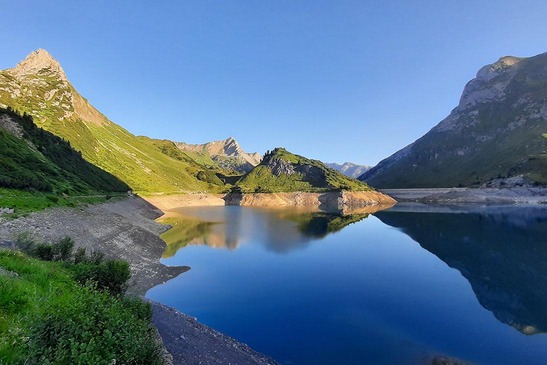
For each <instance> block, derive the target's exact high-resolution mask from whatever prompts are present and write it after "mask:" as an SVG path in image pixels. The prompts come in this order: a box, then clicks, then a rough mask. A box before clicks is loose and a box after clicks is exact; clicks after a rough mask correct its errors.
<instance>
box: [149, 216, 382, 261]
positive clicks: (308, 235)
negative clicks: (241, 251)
mask: <svg viewBox="0 0 547 365" xmlns="http://www.w3.org/2000/svg"><path fill="white" fill-rule="evenodd" d="M246 209H252V210H253V211H254V212H253V213H254V214H253V215H255V216H256V212H257V211H258V212H260V214H262V215H266V216H267V218H268V219H262V220H260V221H258V220H255V222H254V223H255V224H256V225H257V226H261V228H262V229H263V230H264V233H265V235H264V238H266V239H265V240H264V242H263V243H264V244H265V245H266V248H267V249H268V250H269V251H272V252H276V253H287V252H290V251H292V250H294V249H298V248H303V247H305V246H307V245H308V244H310V243H311V242H312V241H317V239H320V238H324V237H326V236H327V235H328V234H331V233H334V232H338V231H340V230H341V229H343V228H344V227H346V226H348V225H349V224H352V223H356V222H359V221H361V220H363V219H365V218H367V217H368V215H369V213H372V212H375V211H378V209H379V207H368V208H366V209H365V208H362V209H359V210H354V211H352V212H355V213H348V212H347V211H346V212H344V213H342V212H326V211H310V210H297V209H294V208H292V209H290V210H286V209H259V208H246ZM197 212H199V213H200V214H201V215H200V214H197ZM219 212H220V210H218V209H215V208H211V209H210V210H209V213H208V214H206V215H205V216H204V215H203V209H200V210H192V209H191V208H190V209H188V208H185V209H181V210H178V211H177V210H174V211H171V212H169V213H168V214H167V215H166V216H165V217H162V218H161V219H160V220H159V222H161V223H164V224H169V225H171V227H172V228H171V229H170V230H168V231H167V232H165V233H163V234H162V235H161V238H162V239H163V240H164V241H165V243H166V244H167V247H166V249H165V252H164V253H163V258H169V257H172V256H174V255H175V254H176V253H177V251H178V250H180V249H182V248H184V247H186V246H188V245H207V246H209V247H213V248H224V249H229V250H235V249H236V248H238V246H239V245H240V243H241V236H240V235H239V232H240V231H242V229H241V228H242V227H241V226H242V224H246V223H244V222H245V221H246V220H245V219H244V217H243V216H244V215H245V214H246V212H245V209H241V208H237V209H229V208H228V209H225V208H223V209H222V214H219ZM193 213H196V214H197V215H193ZM265 218H266V217H265ZM274 232H275V234H269V233H274Z"/></svg>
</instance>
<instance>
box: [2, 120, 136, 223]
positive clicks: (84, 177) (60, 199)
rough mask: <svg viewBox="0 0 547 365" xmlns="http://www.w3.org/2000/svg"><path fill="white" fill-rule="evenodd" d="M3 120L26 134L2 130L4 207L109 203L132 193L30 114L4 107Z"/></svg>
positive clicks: (18, 210)
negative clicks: (112, 198)
mask: <svg viewBox="0 0 547 365" xmlns="http://www.w3.org/2000/svg"><path fill="white" fill-rule="evenodd" d="M0 117H4V118H6V117H9V119H10V120H11V121H12V122H13V123H14V124H16V125H18V126H19V127H20V129H21V131H22V132H23V136H22V137H23V139H21V138H18V137H16V136H15V135H14V134H12V133H10V132H8V131H7V130H5V129H3V128H1V127H0V198H1V205H0V207H3V208H14V209H15V211H16V213H25V212H29V211H34V210H40V209H44V208H48V207H52V206H74V205H77V204H79V203H82V202H83V203H90V202H97V201H104V200H105V199H107V198H108V197H110V196H115V195H121V194H123V195H125V192H126V191H127V190H128V189H129V187H128V186H127V185H126V184H125V183H123V182H121V181H120V180H118V179H117V178H116V177H114V176H113V175H111V174H109V173H107V172H106V171H103V170H101V169H99V168H97V167H96V166H94V165H92V164H90V163H89V162H87V161H86V160H84V159H83V158H82V156H81V155H80V154H79V153H78V152H76V151H75V150H73V149H72V148H71V147H70V144H68V143H67V142H65V141H63V140H62V139H60V138H59V137H57V136H55V135H53V134H51V133H49V132H46V131H44V130H42V129H40V128H38V127H36V125H35V124H34V123H33V122H32V118H30V117H29V116H24V117H22V116H20V115H17V114H16V113H14V112H13V111H9V110H3V109H0Z"/></svg>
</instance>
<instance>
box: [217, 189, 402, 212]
mask: <svg viewBox="0 0 547 365" xmlns="http://www.w3.org/2000/svg"><path fill="white" fill-rule="evenodd" d="M224 200H225V201H226V205H241V206H252V207H287V206H295V207H317V208H318V209H322V210H340V211H342V210H344V209H348V208H363V207H367V206H372V205H393V204H395V203H397V202H396V201H395V199H393V198H391V197H390V196H388V195H386V194H382V193H380V192H376V191H355V192H353V191H329V192H324V193H304V192H293V193H230V194H228V195H226V196H225V197H224Z"/></svg>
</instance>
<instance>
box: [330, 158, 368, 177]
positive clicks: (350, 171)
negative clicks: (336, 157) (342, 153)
mask: <svg viewBox="0 0 547 365" xmlns="http://www.w3.org/2000/svg"><path fill="white" fill-rule="evenodd" d="M325 165H327V166H328V167H330V168H332V169H335V170H336V171H338V172H341V173H343V174H344V175H346V176H349V177H351V178H353V179H357V178H358V177H359V176H361V175H363V174H364V173H365V172H367V171H368V170H370V169H371V168H372V166H365V165H358V164H355V163H353V162H344V163H343V164H339V163H336V162H331V163H325Z"/></svg>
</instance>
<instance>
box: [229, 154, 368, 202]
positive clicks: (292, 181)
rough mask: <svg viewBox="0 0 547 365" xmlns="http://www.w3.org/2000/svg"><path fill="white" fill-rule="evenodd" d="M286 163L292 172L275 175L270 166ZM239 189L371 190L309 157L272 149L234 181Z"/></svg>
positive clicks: (277, 190) (281, 190)
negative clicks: (256, 164) (250, 169)
mask: <svg viewBox="0 0 547 365" xmlns="http://www.w3.org/2000/svg"><path fill="white" fill-rule="evenodd" d="M280 163H281V164H289V165H290V166H292V169H293V170H294V173H291V174H285V173H282V174H279V175H277V176H276V175H275V174H274V173H273V172H272V168H271V167H272V166H273V165H279V164H280ZM237 187H238V188H239V189H240V190H241V191H242V192H268V193H272V192H274V193H275V192H294V191H305V192H322V191H330V190H340V189H344V190H354V191H367V190H371V189H370V187H369V186H368V185H366V184H365V183H362V182H360V181H357V180H355V179H352V178H350V177H348V176H345V175H343V174H341V173H340V172H338V171H336V170H334V169H331V168H329V167H327V166H325V164H323V163H322V162H320V161H317V160H311V159H308V158H305V157H302V156H298V155H295V154H292V153H290V152H288V151H287V150H285V149H283V148H276V149H275V150H273V151H272V152H271V153H270V154H266V155H265V156H264V159H263V160H262V162H261V163H260V164H259V165H258V166H256V167H255V168H254V169H253V170H252V171H251V172H249V173H248V174H246V175H244V176H243V177H242V178H241V180H239V182H238V183H237Z"/></svg>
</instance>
